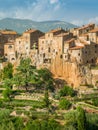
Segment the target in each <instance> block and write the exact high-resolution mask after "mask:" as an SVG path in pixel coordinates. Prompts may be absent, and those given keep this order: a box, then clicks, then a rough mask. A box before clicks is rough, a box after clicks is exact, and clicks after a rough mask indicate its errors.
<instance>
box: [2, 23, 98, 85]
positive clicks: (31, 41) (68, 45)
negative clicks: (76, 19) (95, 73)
mask: <svg viewBox="0 0 98 130" xmlns="http://www.w3.org/2000/svg"><path fill="white" fill-rule="evenodd" d="M0 56H1V57H4V59H5V60H4V62H11V63H12V64H14V65H18V64H19V61H20V59H21V58H27V57H29V58H30V59H31V61H32V64H33V65H35V66H36V67H37V68H40V67H42V68H43V67H46V68H48V69H50V70H51V71H52V73H53V74H54V77H56V78H61V79H65V80H67V81H68V83H70V84H71V85H72V86H75V85H76V86H77V85H78V84H80V81H81V80H80V77H81V76H78V75H79V70H78V69H79V66H84V65H87V64H88V65H89V64H90V65H95V64H97V63H98V28H97V27H96V25H95V24H88V25H84V26H82V27H79V28H73V29H70V30H67V31H66V30H64V29H62V28H57V29H54V30H51V31H49V32H46V33H43V32H41V31H39V30H34V29H28V30H26V31H25V32H24V33H23V34H22V35H21V36H19V35H18V34H17V33H16V32H15V31H10V30H1V31H0ZM77 70H78V71H77ZM72 72H73V73H72ZM71 75H72V76H73V79H72V76H71ZM76 80H79V82H77V81H76ZM83 80H84V79H83ZM75 81H76V84H75Z"/></svg>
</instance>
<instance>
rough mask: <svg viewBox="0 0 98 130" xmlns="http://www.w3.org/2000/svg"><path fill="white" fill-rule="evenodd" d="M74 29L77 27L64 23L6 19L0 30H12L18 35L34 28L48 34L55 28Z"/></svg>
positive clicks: (1, 22)
mask: <svg viewBox="0 0 98 130" xmlns="http://www.w3.org/2000/svg"><path fill="white" fill-rule="evenodd" d="M74 27H77V26H76V25H73V24H71V23H68V22H64V21H43V22H36V21H32V20H28V19H14V18H5V19H2V20H0V29H12V30H15V31H17V32H18V33H22V32H24V31H25V30H26V29H28V28H34V29H38V30H41V31H42V32H47V31H49V30H51V29H55V28H63V29H70V28H74Z"/></svg>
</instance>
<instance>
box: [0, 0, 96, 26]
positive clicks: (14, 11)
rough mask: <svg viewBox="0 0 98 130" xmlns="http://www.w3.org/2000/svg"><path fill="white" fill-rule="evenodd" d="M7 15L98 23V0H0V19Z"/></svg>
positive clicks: (34, 19)
mask: <svg viewBox="0 0 98 130" xmlns="http://www.w3.org/2000/svg"><path fill="white" fill-rule="evenodd" d="M6 17H10V18H21V19H31V20H33V21H45V20H61V21H67V22H71V23H73V24H77V25H82V24H86V23H91V22H96V23H98V0H0V19H2V18H6Z"/></svg>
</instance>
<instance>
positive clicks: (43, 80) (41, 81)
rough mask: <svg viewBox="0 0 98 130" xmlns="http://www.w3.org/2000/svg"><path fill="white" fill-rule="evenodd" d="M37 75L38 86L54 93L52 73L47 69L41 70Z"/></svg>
mask: <svg viewBox="0 0 98 130" xmlns="http://www.w3.org/2000/svg"><path fill="white" fill-rule="evenodd" d="M37 73H38V75H37V78H36V81H37V85H38V86H39V85H40V87H43V88H44V89H47V90H49V89H50V90H51V91H54V79H53V75H52V73H51V72H50V71H49V70H48V69H47V68H44V69H39V70H38V71H37Z"/></svg>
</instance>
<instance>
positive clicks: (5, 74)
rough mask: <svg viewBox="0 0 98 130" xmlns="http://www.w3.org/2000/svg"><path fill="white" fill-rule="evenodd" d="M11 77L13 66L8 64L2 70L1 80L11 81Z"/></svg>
mask: <svg viewBox="0 0 98 130" xmlns="http://www.w3.org/2000/svg"><path fill="white" fill-rule="evenodd" d="M12 77H13V65H12V64H11V63H8V64H7V65H6V66H5V67H4V69H3V70H2V79H4V80H5V79H11V78H12Z"/></svg>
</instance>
